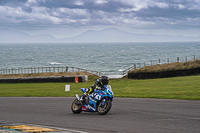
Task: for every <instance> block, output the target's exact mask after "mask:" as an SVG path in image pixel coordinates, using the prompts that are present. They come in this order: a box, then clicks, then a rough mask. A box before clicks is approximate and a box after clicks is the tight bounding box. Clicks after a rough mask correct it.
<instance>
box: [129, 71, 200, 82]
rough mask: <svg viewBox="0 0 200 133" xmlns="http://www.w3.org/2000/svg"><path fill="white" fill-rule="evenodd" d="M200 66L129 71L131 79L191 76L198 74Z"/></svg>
mask: <svg viewBox="0 0 200 133" xmlns="http://www.w3.org/2000/svg"><path fill="white" fill-rule="evenodd" d="M199 73H200V68H194V69H183V70H173V71H162V72H146V73H145V72H141V73H128V78H129V79H154V78H168V77H177V76H189V75H198V74H199Z"/></svg>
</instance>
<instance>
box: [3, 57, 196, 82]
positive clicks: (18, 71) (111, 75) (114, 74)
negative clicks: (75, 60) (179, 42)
mask: <svg viewBox="0 0 200 133" xmlns="http://www.w3.org/2000/svg"><path fill="white" fill-rule="evenodd" d="M192 60H196V57H195V55H193V56H192V58H191V57H190V59H188V57H187V56H185V57H184V58H180V57H177V58H176V59H174V60H170V59H169V58H167V59H166V60H165V61H164V60H161V59H158V60H150V62H144V63H136V64H134V65H133V66H131V67H130V68H128V69H126V70H124V71H101V72H99V71H93V70H87V69H82V68H77V67H68V66H65V67H32V68H18V69H1V70H0V74H28V73H49V72H52V73H57V72H81V71H86V72H89V73H92V74H95V75H97V76H102V75H107V76H108V77H109V78H121V77H123V76H125V75H127V74H128V72H129V71H132V70H135V69H140V68H142V67H145V66H153V65H158V64H166V63H168V64H169V63H172V62H188V61H192Z"/></svg>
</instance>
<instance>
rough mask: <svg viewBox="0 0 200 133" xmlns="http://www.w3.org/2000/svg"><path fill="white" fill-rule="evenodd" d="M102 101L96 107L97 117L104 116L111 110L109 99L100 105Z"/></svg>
mask: <svg viewBox="0 0 200 133" xmlns="http://www.w3.org/2000/svg"><path fill="white" fill-rule="evenodd" d="M102 102H103V100H101V102H100V103H99V105H98V106H97V112H98V114H99V115H105V114H106V113H108V111H109V110H110V109H111V106H112V102H111V100H110V99H106V101H105V104H104V105H103V104H102Z"/></svg>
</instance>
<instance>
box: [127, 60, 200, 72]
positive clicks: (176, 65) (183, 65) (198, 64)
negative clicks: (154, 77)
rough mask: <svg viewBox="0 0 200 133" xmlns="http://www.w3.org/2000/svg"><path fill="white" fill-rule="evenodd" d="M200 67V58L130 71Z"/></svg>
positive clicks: (161, 70)
mask: <svg viewBox="0 0 200 133" xmlns="http://www.w3.org/2000/svg"><path fill="white" fill-rule="evenodd" d="M193 68H200V60H195V61H189V62H174V63H169V64H161V65H159V64H158V65H153V66H145V67H142V68H140V69H135V70H133V71H131V72H130V73H137V72H163V71H174V70H183V69H193Z"/></svg>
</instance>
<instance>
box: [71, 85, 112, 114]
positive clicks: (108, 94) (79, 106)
mask: <svg viewBox="0 0 200 133" xmlns="http://www.w3.org/2000/svg"><path fill="white" fill-rule="evenodd" d="M81 90H82V92H83V93H85V91H86V88H81ZM113 95H114V93H113V91H112V88H111V86H110V85H107V86H105V85H104V89H100V90H99V89H95V90H94V92H93V93H92V94H89V95H87V96H86V97H84V99H83V100H80V97H79V96H78V94H76V99H75V100H74V101H73V103H72V106H71V110H72V112H73V113H74V114H79V113H81V112H82V111H89V112H98V114H99V115H105V114H106V113H108V111H109V110H110V109H111V106H112V101H113Z"/></svg>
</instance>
